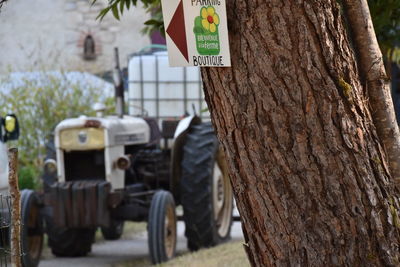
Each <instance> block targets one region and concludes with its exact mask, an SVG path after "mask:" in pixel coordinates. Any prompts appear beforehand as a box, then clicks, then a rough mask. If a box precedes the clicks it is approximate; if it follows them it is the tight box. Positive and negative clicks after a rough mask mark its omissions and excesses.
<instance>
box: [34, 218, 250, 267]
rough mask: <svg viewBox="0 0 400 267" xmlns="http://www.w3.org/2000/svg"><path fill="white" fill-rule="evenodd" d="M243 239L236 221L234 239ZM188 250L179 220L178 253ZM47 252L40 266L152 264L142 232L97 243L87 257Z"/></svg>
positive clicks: (145, 236)
mask: <svg viewBox="0 0 400 267" xmlns="http://www.w3.org/2000/svg"><path fill="white" fill-rule="evenodd" d="M241 239H243V234H242V229H241V226H240V223H239V222H235V223H234V224H233V226H232V240H241ZM186 251H187V248H186V238H185V237H184V224H183V222H179V223H178V244H177V253H178V254H183V253H185V252H186ZM46 254H47V255H45V258H44V259H43V260H42V261H41V262H40V265H39V266H40V267H87V266H96V267H111V266H112V267H116V266H118V267H122V266H140V267H143V266H149V265H150V262H149V259H148V247H147V233H140V234H136V235H135V236H132V234H131V235H124V236H123V238H122V239H121V240H117V241H103V242H98V243H95V244H94V245H93V247H92V253H90V254H89V255H88V256H87V257H81V258H55V257H53V256H52V255H51V254H50V253H46ZM124 263H127V264H124ZM128 263H129V264H128Z"/></svg>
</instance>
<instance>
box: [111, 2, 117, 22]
mask: <svg viewBox="0 0 400 267" xmlns="http://www.w3.org/2000/svg"><path fill="white" fill-rule="evenodd" d="M111 11H112V13H113V15H114V18H116V19H117V20H119V14H118V2H116V4H114V5H112V6H111Z"/></svg>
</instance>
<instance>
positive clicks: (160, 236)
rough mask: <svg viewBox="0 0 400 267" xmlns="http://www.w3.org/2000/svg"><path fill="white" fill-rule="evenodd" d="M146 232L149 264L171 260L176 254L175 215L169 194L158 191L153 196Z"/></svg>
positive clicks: (172, 201)
mask: <svg viewBox="0 0 400 267" xmlns="http://www.w3.org/2000/svg"><path fill="white" fill-rule="evenodd" d="M147 230H148V242H149V251H150V258H151V262H152V263H153V264H159V263H161V262H165V261H168V260H170V259H171V258H173V257H174V256H175V252H176V213H175V202H174V198H173V196H172V194H171V193H170V192H167V191H164V190H160V191H158V192H156V193H155V194H154V196H153V199H152V200H151V205H150V211H149V221H148V223H147Z"/></svg>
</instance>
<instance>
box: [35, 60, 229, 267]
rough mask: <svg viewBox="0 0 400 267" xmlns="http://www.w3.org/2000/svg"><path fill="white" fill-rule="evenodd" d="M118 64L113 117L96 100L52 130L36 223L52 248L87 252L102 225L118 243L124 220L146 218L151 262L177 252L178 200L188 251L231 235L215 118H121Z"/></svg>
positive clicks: (74, 254)
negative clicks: (88, 112)
mask: <svg viewBox="0 0 400 267" xmlns="http://www.w3.org/2000/svg"><path fill="white" fill-rule="evenodd" d="M116 70H117V74H116V77H117V78H115V79H114V80H115V81H116V82H115V86H116V113H117V115H113V116H104V115H103V113H104V107H103V106H102V105H97V107H96V114H97V115H96V116H95V117H87V116H80V117H77V118H70V119H66V120H63V121H61V122H60V123H59V124H58V125H57V126H56V128H55V131H54V143H50V144H49V145H48V148H49V149H48V151H49V152H48V155H47V159H46V160H45V162H44V174H43V192H42V193H37V194H36V198H35V199H39V201H38V202H37V203H38V204H37V205H35V208H36V207H38V209H39V210H40V214H41V215H42V217H43V221H44V222H45V227H43V225H41V223H40V222H39V223H38V224H37V229H38V231H36V232H40V229H45V232H46V233H47V235H48V244H49V246H50V248H51V251H52V253H53V254H54V255H56V256H61V257H77V256H85V255H86V254H88V253H89V252H90V251H91V246H92V244H93V242H94V237H95V232H96V230H97V229H98V228H100V229H101V232H102V235H103V237H104V238H105V239H106V240H115V239H118V238H120V237H121V235H122V232H123V226H124V222H125V221H135V222H143V221H145V222H147V232H148V246H149V253H150V258H151V261H152V263H154V264H156V263H160V262H164V261H167V260H169V259H171V258H172V257H173V256H174V255H175V251H176V240H177V229H176V227H177V220H178V217H177V215H176V207H177V206H178V205H181V206H182V208H183V216H182V217H181V218H182V219H183V221H184V222H185V236H186V238H187V246H188V248H189V249H190V250H197V249H199V248H202V247H210V246H213V245H216V244H219V243H221V242H224V241H226V240H228V239H229V238H230V230H231V224H232V209H233V194H232V188H231V185H230V181H229V178H228V174H227V173H228V171H227V165H226V162H225V157H224V153H223V150H222V147H221V146H220V145H219V143H218V140H217V138H216V136H215V134H214V130H213V127H212V125H211V123H210V122H202V121H201V119H200V118H199V117H198V116H196V115H192V116H186V117H184V118H182V119H180V120H173V119H166V120H163V121H161V122H159V121H157V120H155V119H154V118H146V117H137V116H129V115H125V112H124V99H123V91H122V87H121V82H120V79H119V78H118V75H119V74H118V70H119V67H118V66H116ZM160 125H161V127H159V126H160ZM160 128H161V130H160ZM35 203H36V202H35ZM32 232H35V229H33V230H32ZM39 256H40V255H39ZM32 262H33V261H32ZM32 266H34V264H32Z"/></svg>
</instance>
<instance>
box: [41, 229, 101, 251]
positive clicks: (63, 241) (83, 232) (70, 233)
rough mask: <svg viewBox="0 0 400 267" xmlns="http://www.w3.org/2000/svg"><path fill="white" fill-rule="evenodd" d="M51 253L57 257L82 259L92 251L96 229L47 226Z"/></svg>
mask: <svg viewBox="0 0 400 267" xmlns="http://www.w3.org/2000/svg"><path fill="white" fill-rule="evenodd" d="M47 230H48V232H47V235H48V237H49V246H50V247H51V252H52V253H53V254H54V255H55V256H57V257H82V256H86V255H87V254H88V253H89V252H90V251H91V250H92V244H93V242H94V236H95V232H96V231H95V229H93V228H59V227H54V226H53V225H51V224H50V225H49V224H48V225H47Z"/></svg>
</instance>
